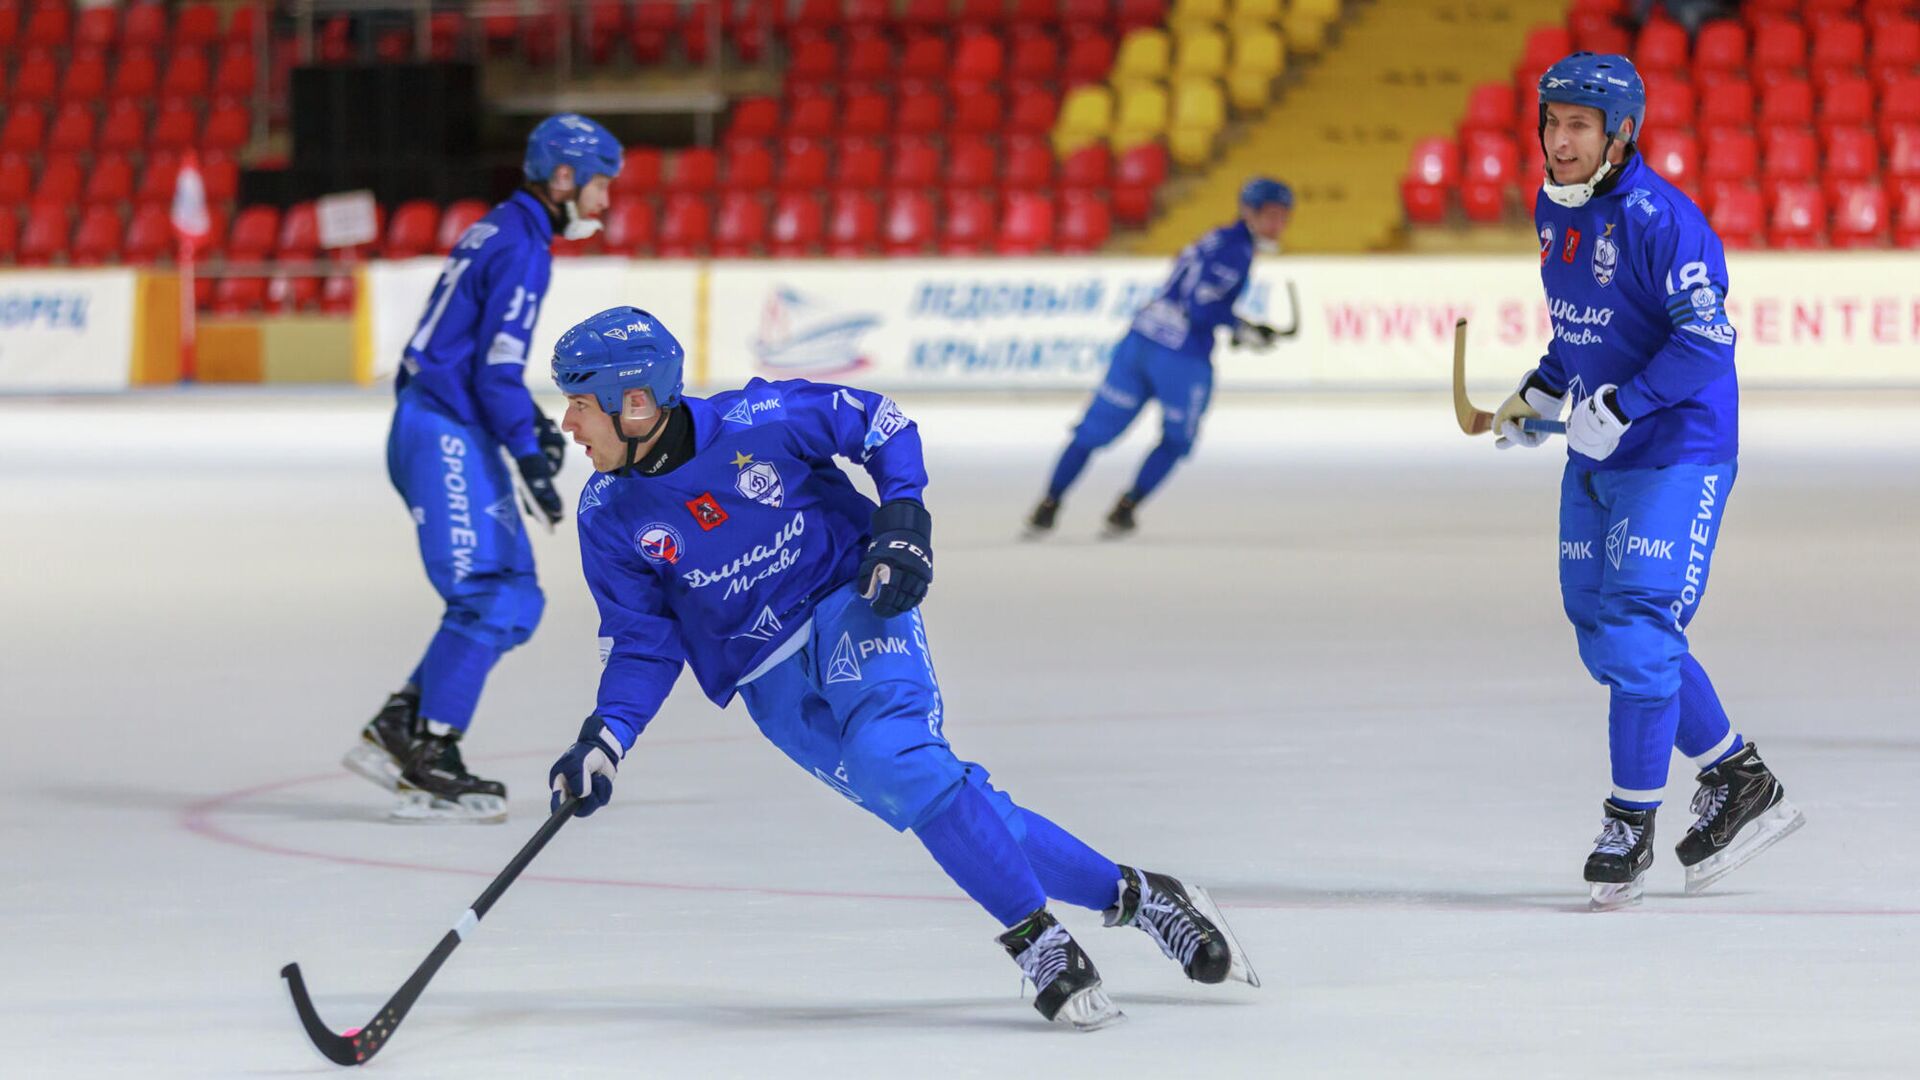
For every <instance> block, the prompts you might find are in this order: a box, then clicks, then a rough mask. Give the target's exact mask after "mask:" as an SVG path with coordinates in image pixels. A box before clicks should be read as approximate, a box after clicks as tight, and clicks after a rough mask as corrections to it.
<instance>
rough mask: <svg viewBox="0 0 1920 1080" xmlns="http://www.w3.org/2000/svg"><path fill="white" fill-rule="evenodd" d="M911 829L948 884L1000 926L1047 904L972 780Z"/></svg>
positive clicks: (1007, 832) (1008, 832) (1016, 847)
mask: <svg viewBox="0 0 1920 1080" xmlns="http://www.w3.org/2000/svg"><path fill="white" fill-rule="evenodd" d="M913 834H914V835H915V836H918V837H919V838H920V842H921V843H922V844H925V845H926V846H927V851H928V852H929V853H930V854H931V855H932V856H933V861H934V862H937V863H939V864H940V869H942V870H945V871H946V872H947V876H948V877H950V878H952V879H953V882H954V884H956V885H958V886H960V888H961V891H963V892H965V893H966V894H967V895H968V896H971V897H973V899H974V902H975V903H977V904H979V905H980V906H981V907H983V908H986V909H987V913H988V914H989V915H992V916H993V917H994V918H996V919H999V920H1000V925H1002V926H1012V925H1014V924H1015V923H1017V922H1019V921H1020V920H1021V919H1024V918H1026V917H1027V916H1029V915H1031V914H1033V913H1034V912H1036V911H1038V910H1040V909H1041V908H1043V907H1046V906H1047V894H1046V890H1044V889H1042V888H1041V887H1040V879H1039V878H1037V877H1035V876H1034V874H1033V867H1031V866H1029V865H1027V857H1026V855H1024V854H1022V853H1021V851H1020V844H1019V842H1018V841H1016V840H1014V838H1013V833H1012V831H1011V830H1009V829H1008V828H1007V823H1006V822H1005V821H1004V820H1002V819H1001V817H1000V815H999V814H998V813H996V812H995V811H994V809H993V804H992V803H989V802H988V801H987V797H986V796H985V795H983V794H981V793H980V789H979V788H977V787H975V786H973V785H972V784H969V783H966V782H964V781H963V782H962V783H961V784H960V790H959V792H958V793H957V794H955V795H954V797H953V801H952V802H950V803H948V804H947V808H946V809H944V810H942V811H940V812H939V813H937V814H935V815H933V817H931V818H929V819H928V820H926V821H924V822H922V823H920V824H919V825H916V826H914V828H913Z"/></svg>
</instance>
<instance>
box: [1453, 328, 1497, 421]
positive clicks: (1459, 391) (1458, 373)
mask: <svg viewBox="0 0 1920 1080" xmlns="http://www.w3.org/2000/svg"><path fill="white" fill-rule="evenodd" d="M1453 418H1454V419H1455V420H1457V421H1459V422H1460V430H1461V431H1464V432H1466V433H1467V434H1469V435H1479V434H1481V433H1483V432H1487V431H1492V430H1493V414H1492V413H1490V412H1485V411H1482V410H1480V409H1476V408H1474V407H1473V403H1472V402H1470V401H1468V400H1467V320H1465V319H1459V320H1456V321H1455V322H1454V324H1453Z"/></svg>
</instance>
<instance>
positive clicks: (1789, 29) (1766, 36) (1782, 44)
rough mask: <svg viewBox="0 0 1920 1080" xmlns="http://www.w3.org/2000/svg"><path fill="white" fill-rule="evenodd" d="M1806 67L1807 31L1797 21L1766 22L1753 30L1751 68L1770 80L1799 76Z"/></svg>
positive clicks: (1756, 74)
mask: <svg viewBox="0 0 1920 1080" xmlns="http://www.w3.org/2000/svg"><path fill="white" fill-rule="evenodd" d="M1806 66H1807V32H1806V30H1805V29H1804V28H1803V27H1801V25H1800V24H1799V23H1797V22H1783V21H1771V20H1770V21H1767V22H1763V23H1760V24H1759V25H1758V26H1757V27H1755V29H1754V34H1753V55H1752V60H1751V69H1752V71H1753V72H1754V78H1757V79H1761V80H1763V81H1768V82H1771V81H1772V80H1773V79H1775V78H1780V77H1787V76H1794V75H1798V74H1799V73H1800V72H1802V71H1804V70H1805V69H1806Z"/></svg>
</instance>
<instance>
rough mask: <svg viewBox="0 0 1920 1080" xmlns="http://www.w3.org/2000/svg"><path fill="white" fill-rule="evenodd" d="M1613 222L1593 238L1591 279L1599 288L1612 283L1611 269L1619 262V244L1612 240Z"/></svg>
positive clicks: (1608, 223)
mask: <svg viewBox="0 0 1920 1080" xmlns="http://www.w3.org/2000/svg"><path fill="white" fill-rule="evenodd" d="M1613 228H1614V223H1613V222H1611V221H1609V222H1607V228H1606V231H1605V232H1603V233H1601V234H1600V235H1599V236H1596V237H1594V239H1593V281H1594V284H1596V285H1598V286H1600V287H1601V288H1603V289H1604V288H1606V287H1607V286H1609V285H1611V284H1613V271H1614V268H1615V267H1616V266H1618V265H1619V264H1620V245H1618V244H1616V243H1614V242H1613V240H1612V236H1613Z"/></svg>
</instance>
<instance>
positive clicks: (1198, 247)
mask: <svg viewBox="0 0 1920 1080" xmlns="http://www.w3.org/2000/svg"><path fill="white" fill-rule="evenodd" d="M1252 266H1253V230H1251V229H1249V228H1247V223H1246V222H1244V221H1236V222H1234V223H1233V224H1231V225H1223V226H1221V227H1220V228H1218V229H1215V230H1213V231H1212V232H1210V233H1208V234H1207V235H1205V236H1203V237H1201V238H1200V239H1199V240H1196V241H1194V242H1193V243H1192V244H1191V245H1189V246H1188V247H1187V249H1186V250H1185V251H1183V252H1181V253H1180V257H1179V258H1178V259H1176V260H1175V261H1174V264H1173V273H1172V274H1170V275H1168V277H1167V283H1166V284H1165V285H1162V286H1161V287H1160V291H1159V292H1158V293H1156V294H1154V297H1153V299H1152V300H1150V301H1148V302H1147V306H1146V307H1143V308H1141V309H1140V313H1139V314H1138V315H1135V316H1134V317H1133V326H1132V328H1131V329H1130V330H1129V331H1128V332H1129V333H1131V334H1133V335H1136V336H1138V337H1141V338H1144V339H1146V340H1147V341H1150V342H1152V343H1154V344H1155V345H1158V346H1160V347H1161V348H1165V349H1171V350H1173V351H1174V352H1177V353H1183V354H1185V355H1187V356H1197V357H1200V358H1201V359H1203V360H1205V359H1210V358H1211V357H1212V356H1213V339H1214V331H1215V330H1218V329H1219V328H1220V327H1222V326H1228V325H1231V324H1232V322H1233V305H1234V304H1235V303H1236V302H1237V301H1239V299H1240V294H1241V293H1243V292H1246V291H1247V271H1248V269H1250V268H1251V267H1252Z"/></svg>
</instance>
